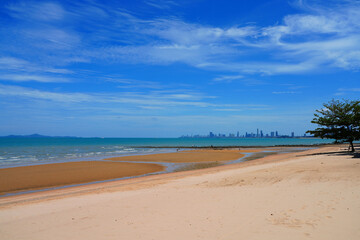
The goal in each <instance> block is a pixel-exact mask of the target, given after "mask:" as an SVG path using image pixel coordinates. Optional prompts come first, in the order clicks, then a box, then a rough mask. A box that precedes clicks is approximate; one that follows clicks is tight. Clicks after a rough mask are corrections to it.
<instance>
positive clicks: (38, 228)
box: [0, 146, 360, 240]
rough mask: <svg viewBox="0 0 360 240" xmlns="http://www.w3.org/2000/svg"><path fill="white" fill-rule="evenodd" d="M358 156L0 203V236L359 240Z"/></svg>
mask: <svg viewBox="0 0 360 240" xmlns="http://www.w3.org/2000/svg"><path fill="white" fill-rule="evenodd" d="M359 172H360V158H353V157H352V155H350V154H348V153H347V152H346V151H343V150H341V147H339V146H329V147H323V148H320V149H312V150H308V151H304V152H297V153H284V154H276V155H271V156H267V157H265V158H262V159H257V160H252V161H247V162H242V163H238V164H230V165H223V166H219V167H214V168H208V169H201V170H194V171H186V172H176V173H167V174H160V175H153V176H147V177H141V178H133V179H128V180H121V181H113V182H106V183H99V184H91V185H86V186H78V187H74V188H66V189H58V190H52V191H47V192H38V193H33V194H24V195H19V196H12V197H4V198H0V238H1V239H8V240H12V239H17V240H18V239H27V240H32V239H34V240H35V239H36V240H42V239H44V240H45V239H46V240H47V239H49V238H51V239H55V240H56V239H75V240H76V239H89V240H92V239H94V240H95V239H109V240H111V239H139V240H150V239H174V240H177V239H179V240H182V239H204V240H205V239H206V240H222V239H227V240H236V239H255V240H260V239H277V240H288V239H292V240H303V239H305V240H306V239H316V240H337V239H347V240H357V239H360V228H359V222H360V187H359V186H360V174H359Z"/></svg>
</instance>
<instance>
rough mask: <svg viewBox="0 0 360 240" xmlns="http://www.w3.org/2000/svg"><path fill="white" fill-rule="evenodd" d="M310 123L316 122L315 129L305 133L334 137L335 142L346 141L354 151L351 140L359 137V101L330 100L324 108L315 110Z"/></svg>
mask: <svg viewBox="0 0 360 240" xmlns="http://www.w3.org/2000/svg"><path fill="white" fill-rule="evenodd" d="M314 116H315V117H314V119H313V120H312V121H311V123H315V124H318V125H319V127H318V128H316V129H315V130H309V131H307V133H311V134H313V135H314V136H315V137H321V138H330V139H335V140H336V142H348V143H349V144H350V147H351V151H352V152H354V151H355V149H354V145H353V141H357V140H359V139H360V101H349V100H343V101H339V100H332V101H330V102H328V103H325V104H324V108H323V109H320V110H316V113H315V114H314Z"/></svg>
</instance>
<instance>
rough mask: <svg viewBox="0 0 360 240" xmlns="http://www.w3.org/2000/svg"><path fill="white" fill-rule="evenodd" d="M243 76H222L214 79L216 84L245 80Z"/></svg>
mask: <svg viewBox="0 0 360 240" xmlns="http://www.w3.org/2000/svg"><path fill="white" fill-rule="evenodd" d="M243 78H244V76H243V75H232V76H221V77H217V78H214V81H215V82H232V81H233V80H237V79H243Z"/></svg>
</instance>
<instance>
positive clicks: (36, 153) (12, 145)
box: [0, 137, 333, 168]
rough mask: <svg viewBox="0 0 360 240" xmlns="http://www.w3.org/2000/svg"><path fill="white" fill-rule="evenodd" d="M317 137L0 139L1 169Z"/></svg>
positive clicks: (292, 142)
mask: <svg viewBox="0 0 360 240" xmlns="http://www.w3.org/2000/svg"><path fill="white" fill-rule="evenodd" d="M332 142H333V140H329V139H319V138H77V137H66V138H64V137H42V138H31V137H30V138H14V137H2V138H0V168H7V167H16V166H26V165H33V164H46V163H56V162H68V161H91V160H102V159H104V158H106V157H114V156H129V155H139V154H154V153H166V152H175V151H176V150H177V149H178V148H194V147H210V146H214V147H231V146H233V147H240V146H242V147H254V146H267V147H269V146H280V145H294V146H296V145H314V146H315V145H318V144H328V143H332Z"/></svg>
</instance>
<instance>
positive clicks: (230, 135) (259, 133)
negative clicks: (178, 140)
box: [181, 129, 311, 138]
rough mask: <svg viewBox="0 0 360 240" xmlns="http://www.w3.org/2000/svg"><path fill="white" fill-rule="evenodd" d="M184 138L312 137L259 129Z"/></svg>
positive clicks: (193, 135) (211, 133) (183, 136)
mask: <svg viewBox="0 0 360 240" xmlns="http://www.w3.org/2000/svg"><path fill="white" fill-rule="evenodd" d="M181 137H182V138H295V137H311V136H310V135H309V134H308V135H307V134H306V133H304V134H302V135H295V132H290V134H283V133H279V131H277V130H274V131H271V132H269V133H264V132H263V130H261V129H257V130H256V133H254V132H245V133H243V134H241V133H240V131H237V132H235V133H234V132H233V133H228V134H225V133H214V132H211V131H210V132H209V134H207V135H201V134H191V135H182V136H181Z"/></svg>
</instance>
